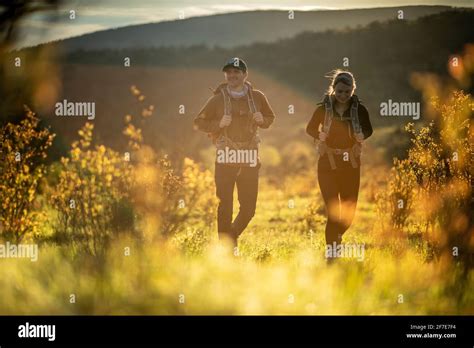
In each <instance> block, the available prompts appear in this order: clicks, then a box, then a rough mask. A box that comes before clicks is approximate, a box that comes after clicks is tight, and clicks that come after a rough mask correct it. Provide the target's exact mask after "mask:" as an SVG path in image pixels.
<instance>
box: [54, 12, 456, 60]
mask: <svg viewBox="0 0 474 348" xmlns="http://www.w3.org/2000/svg"><path fill="white" fill-rule="evenodd" d="M448 9H450V7H449V6H400V7H387V8H371V9H355V10H321V11H297V12H295V17H294V19H292V20H290V19H288V11H252V12H236V13H228V14H218V15H212V16H203V17H193V18H189V19H182V20H175V21H167V22H159V23H149V24H140V25H133V26H127V27H124V28H117V29H109V30H103V31H98V32H94V33H90V34H86V35H82V36H78V37H73V38H70V39H65V40H61V41H57V42H55V43H56V44H59V45H60V46H61V48H62V49H63V50H64V51H65V52H70V51H74V50H78V49H83V50H95V49H122V48H148V47H161V46H190V45H199V44H206V45H209V46H213V45H217V46H221V47H234V46H239V45H247V44H252V43H254V42H273V41H276V40H278V39H282V38H290V37H292V36H294V35H296V34H298V33H300V32H302V31H325V30H328V29H344V28H346V27H350V28H355V27H357V26H364V25H367V24H368V23H370V22H373V21H385V20H388V19H393V18H396V16H397V14H398V12H397V11H399V10H402V11H403V12H404V18H405V19H406V20H415V19H417V18H419V17H421V16H426V15H429V14H434V13H439V12H442V11H446V10H448Z"/></svg>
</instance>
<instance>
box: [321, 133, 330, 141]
mask: <svg viewBox="0 0 474 348" xmlns="http://www.w3.org/2000/svg"><path fill="white" fill-rule="evenodd" d="M327 137H328V135H327V134H326V133H324V132H319V140H321V141H326V139H327Z"/></svg>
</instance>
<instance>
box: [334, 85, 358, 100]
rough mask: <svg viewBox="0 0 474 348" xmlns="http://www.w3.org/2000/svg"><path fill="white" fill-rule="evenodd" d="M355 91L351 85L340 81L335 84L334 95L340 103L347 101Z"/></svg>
mask: <svg viewBox="0 0 474 348" xmlns="http://www.w3.org/2000/svg"><path fill="white" fill-rule="evenodd" d="M353 93H354V89H353V88H352V87H351V86H348V85H346V84H344V83H342V82H338V83H337V85H336V86H334V96H335V97H336V100H337V101H338V102H339V103H342V104H344V103H346V102H347V101H348V100H349V98H350V97H352V94H353Z"/></svg>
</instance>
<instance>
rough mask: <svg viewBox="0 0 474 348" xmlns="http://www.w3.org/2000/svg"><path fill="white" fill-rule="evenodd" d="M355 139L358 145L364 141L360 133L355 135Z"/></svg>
mask: <svg viewBox="0 0 474 348" xmlns="http://www.w3.org/2000/svg"><path fill="white" fill-rule="evenodd" d="M355 139H356V140H357V141H358V142H359V143H361V142H362V141H363V140H364V134H362V133H356V134H355Z"/></svg>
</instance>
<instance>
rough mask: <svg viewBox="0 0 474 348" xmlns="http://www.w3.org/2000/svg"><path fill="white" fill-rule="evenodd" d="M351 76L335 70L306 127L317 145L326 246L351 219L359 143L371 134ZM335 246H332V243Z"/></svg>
mask: <svg viewBox="0 0 474 348" xmlns="http://www.w3.org/2000/svg"><path fill="white" fill-rule="evenodd" d="M355 88H356V82H355V79H354V76H353V75H352V73H350V72H348V71H342V70H336V71H335V72H333V74H332V76H331V84H330V86H329V89H328V91H327V94H326V95H325V98H324V101H323V102H322V103H321V105H320V106H318V107H317V109H316V111H315V112H314V113H313V116H312V118H311V120H310V122H309V124H308V126H307V128H306V132H307V133H308V134H309V135H311V136H312V137H313V138H314V139H315V141H317V142H318V153H319V160H318V182H319V187H320V189H321V194H322V196H323V200H324V203H325V205H326V212H327V214H328V219H327V223H326V230H325V234H326V244H327V245H331V246H332V245H339V244H340V243H341V242H342V235H343V234H344V233H345V232H346V231H347V230H348V229H349V227H350V225H351V224H352V220H353V219H354V215H355V210H356V205H357V197H358V194H359V183H360V165H361V162H360V155H361V151H362V144H363V142H364V140H365V139H367V138H368V137H370V136H371V134H372V125H371V124H370V119H369V113H368V111H367V109H366V108H365V107H364V106H363V105H362V104H361V103H360V101H359V99H358V97H357V96H356V95H355V94H354V90H355ZM334 243H335V244H334Z"/></svg>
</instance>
